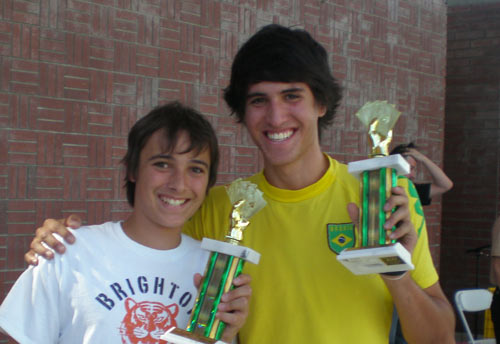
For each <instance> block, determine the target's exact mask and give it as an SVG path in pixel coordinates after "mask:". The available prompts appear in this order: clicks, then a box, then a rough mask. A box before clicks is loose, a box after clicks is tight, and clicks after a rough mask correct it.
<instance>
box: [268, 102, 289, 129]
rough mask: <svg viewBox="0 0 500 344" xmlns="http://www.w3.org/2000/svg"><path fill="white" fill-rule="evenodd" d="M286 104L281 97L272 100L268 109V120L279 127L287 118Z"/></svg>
mask: <svg viewBox="0 0 500 344" xmlns="http://www.w3.org/2000/svg"><path fill="white" fill-rule="evenodd" d="M286 112H287V110H286V105H285V104H284V103H283V102H282V101H280V100H279V99H273V100H271V102H270V105H269V108H268V111H267V121H268V123H269V124H270V125H272V126H274V127H279V126H280V125H281V124H282V123H283V122H285V120H286Z"/></svg>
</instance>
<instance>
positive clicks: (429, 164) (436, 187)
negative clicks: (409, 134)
mask: <svg viewBox="0 0 500 344" xmlns="http://www.w3.org/2000/svg"><path fill="white" fill-rule="evenodd" d="M421 161H422V164H423V165H424V166H425V168H426V169H427V171H429V174H430V176H431V179H432V184H431V195H430V196H431V198H432V197H433V196H437V195H440V194H443V193H445V192H446V191H448V190H450V189H451V188H452V187H453V182H452V181H451V179H450V178H448V176H447V175H446V174H445V173H444V172H443V170H442V169H441V168H440V167H439V166H438V165H436V164H435V163H434V162H433V161H432V160H430V159H429V158H427V157H426V156H423V157H422V160H421Z"/></svg>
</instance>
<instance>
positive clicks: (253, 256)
mask: <svg viewBox="0 0 500 344" xmlns="http://www.w3.org/2000/svg"><path fill="white" fill-rule="evenodd" d="M201 248H202V249H204V250H208V251H213V252H219V253H224V254H227V255H230V256H234V257H238V258H241V259H244V260H246V261H249V262H250V263H253V264H259V260H260V253H258V252H257V251H254V250H252V249H251V248H248V247H245V246H240V245H233V244H230V243H227V242H224V241H218V240H212V239H208V238H203V240H202V241H201Z"/></svg>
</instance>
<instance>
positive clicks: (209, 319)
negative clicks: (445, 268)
mask: <svg viewBox="0 0 500 344" xmlns="http://www.w3.org/2000/svg"><path fill="white" fill-rule="evenodd" d="M226 191H227V193H228V196H229V199H230V201H231V204H232V210H231V214H230V218H231V228H230V229H229V231H228V233H227V235H226V241H225V242H224V241H217V240H212V239H208V238H203V240H202V242H201V248H203V249H206V250H209V251H211V252H212V253H211V255H210V258H209V260H208V262H207V266H206V269H205V275H204V277H203V281H202V283H201V285H200V287H199V289H198V297H197V299H196V303H195V305H194V307H193V310H192V313H191V318H190V320H189V323H188V326H187V329H186V330H182V329H179V328H174V327H173V328H170V329H169V330H168V331H167V332H165V334H164V335H163V336H162V337H161V339H163V340H166V341H168V342H170V343H173V344H196V343H223V342H222V341H219V339H220V337H221V336H222V332H223V330H224V328H225V324H224V323H223V322H221V321H220V320H218V319H216V318H215V314H216V313H217V307H218V306H219V303H220V299H221V297H222V294H224V293H225V292H227V291H229V290H230V289H231V288H232V283H233V280H234V278H236V277H237V276H238V275H239V274H240V273H241V271H242V270H243V265H244V263H245V261H249V262H251V263H253V264H258V263H259V259H260V254H259V253H257V252H256V251H254V250H252V249H250V248H248V247H244V246H240V242H241V241H242V240H243V231H244V230H245V228H246V227H247V226H248V225H249V224H250V221H249V220H250V218H251V217H252V216H253V215H254V214H255V213H256V212H258V211H259V210H260V209H262V208H263V207H264V206H265V205H266V201H265V200H264V199H263V197H262V195H263V194H262V192H261V191H260V190H259V189H258V188H257V185H255V184H253V183H251V182H248V181H244V180H241V179H237V180H235V181H234V182H232V183H231V184H230V185H229V186H228V187H226Z"/></svg>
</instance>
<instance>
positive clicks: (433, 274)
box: [398, 177, 439, 288]
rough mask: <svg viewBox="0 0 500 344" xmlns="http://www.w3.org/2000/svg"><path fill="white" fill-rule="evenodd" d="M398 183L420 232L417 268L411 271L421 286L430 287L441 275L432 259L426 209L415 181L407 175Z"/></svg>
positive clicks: (415, 252) (413, 259)
mask: <svg viewBox="0 0 500 344" xmlns="http://www.w3.org/2000/svg"><path fill="white" fill-rule="evenodd" d="M398 185H399V186H402V187H403V188H405V190H406V193H407V195H408V205H409V210H410V216H411V221H412V223H413V226H414V227H415V230H416V232H417V234H418V241H417V245H416V246H415V249H414V250H413V255H412V262H413V264H414V265H415V270H413V271H411V275H412V277H413V279H414V280H415V282H416V283H417V284H418V285H419V286H420V287H421V288H428V287H430V286H431V285H433V284H434V283H436V282H437V281H438V280H439V276H438V274H437V271H436V268H435V267H434V263H433V261H432V255H431V252H430V248H429V238H428V235H427V225H426V223H425V216H424V211H423V209H422V205H421V203H420V199H419V196H418V193H417V191H416V189H415V187H414V186H413V183H411V182H410V180H409V179H408V178H406V177H399V178H398Z"/></svg>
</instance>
